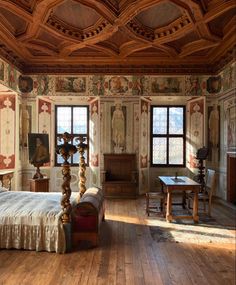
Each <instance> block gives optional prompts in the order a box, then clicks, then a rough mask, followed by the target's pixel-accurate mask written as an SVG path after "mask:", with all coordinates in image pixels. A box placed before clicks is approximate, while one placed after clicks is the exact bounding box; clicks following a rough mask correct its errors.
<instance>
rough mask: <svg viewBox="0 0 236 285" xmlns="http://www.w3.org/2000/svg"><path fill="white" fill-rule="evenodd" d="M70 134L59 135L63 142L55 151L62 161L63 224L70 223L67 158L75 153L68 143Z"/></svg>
mask: <svg viewBox="0 0 236 285" xmlns="http://www.w3.org/2000/svg"><path fill="white" fill-rule="evenodd" d="M71 138H72V137H71V135H70V134H68V133H64V134H63V135H61V136H60V137H59V139H60V141H61V139H63V140H64V144H62V145H59V146H58V147H57V149H56V153H58V154H60V155H61V156H62V157H63V159H64V162H63V163H62V175H63V183H62V199H61V206H62V211H63V212H62V216H61V220H62V223H63V224H68V223H70V213H71V204H70V196H71V189H70V180H71V176H70V164H69V162H68V159H69V157H70V156H71V155H73V154H74V153H76V151H77V149H76V147H75V146H74V145H72V144H69V141H70V140H71Z"/></svg>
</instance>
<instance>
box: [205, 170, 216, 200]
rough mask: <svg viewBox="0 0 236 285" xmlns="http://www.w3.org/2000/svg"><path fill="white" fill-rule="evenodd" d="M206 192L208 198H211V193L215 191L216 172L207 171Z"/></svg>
mask: <svg viewBox="0 0 236 285" xmlns="http://www.w3.org/2000/svg"><path fill="white" fill-rule="evenodd" d="M205 186H206V191H207V193H208V195H209V198H211V197H212V194H213V192H214V191H215V186H216V172H215V170H213V169H207V173H206V185H205Z"/></svg>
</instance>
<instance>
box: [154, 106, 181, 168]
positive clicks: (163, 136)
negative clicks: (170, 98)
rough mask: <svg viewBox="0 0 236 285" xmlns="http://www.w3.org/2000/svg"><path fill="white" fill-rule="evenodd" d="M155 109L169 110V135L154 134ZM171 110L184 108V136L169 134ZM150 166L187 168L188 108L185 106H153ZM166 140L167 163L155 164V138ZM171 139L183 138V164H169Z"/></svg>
mask: <svg viewBox="0 0 236 285" xmlns="http://www.w3.org/2000/svg"><path fill="white" fill-rule="evenodd" d="M154 108H167V134H153V110H154ZM170 108H183V134H169V110H170ZM150 115H151V120H150V166H151V167H169V168H171V167H186V106H185V105H151V110H150ZM156 137H159V138H166V139H167V140H166V145H167V152H166V163H165V164H157V163H153V138H156ZM169 138H183V164H169Z"/></svg>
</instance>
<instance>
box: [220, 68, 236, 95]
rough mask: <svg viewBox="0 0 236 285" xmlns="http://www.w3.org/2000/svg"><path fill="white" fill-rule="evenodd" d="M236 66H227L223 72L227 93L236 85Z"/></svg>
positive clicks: (224, 88) (224, 86)
mask: <svg viewBox="0 0 236 285" xmlns="http://www.w3.org/2000/svg"><path fill="white" fill-rule="evenodd" d="M235 81H236V64H232V65H229V66H227V67H226V68H225V69H224V70H223V72H222V85H223V90H224V91H227V90H230V89H232V88H233V87H235V85H236V82H235Z"/></svg>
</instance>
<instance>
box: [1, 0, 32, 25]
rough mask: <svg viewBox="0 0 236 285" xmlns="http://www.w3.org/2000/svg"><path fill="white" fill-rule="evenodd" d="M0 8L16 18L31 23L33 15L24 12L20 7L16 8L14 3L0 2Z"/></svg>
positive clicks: (6, 0)
mask: <svg viewBox="0 0 236 285" xmlns="http://www.w3.org/2000/svg"><path fill="white" fill-rule="evenodd" d="M0 7H2V8H5V9H7V10H8V11H10V12H11V13H13V14H15V15H16V16H18V17H21V18H23V19H24V20H25V21H27V22H29V23H33V15H32V14H30V13H29V12H27V11H25V10H24V9H23V8H21V7H20V6H17V5H16V4H15V3H13V2H11V1H8V0H5V1H1V2H0Z"/></svg>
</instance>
